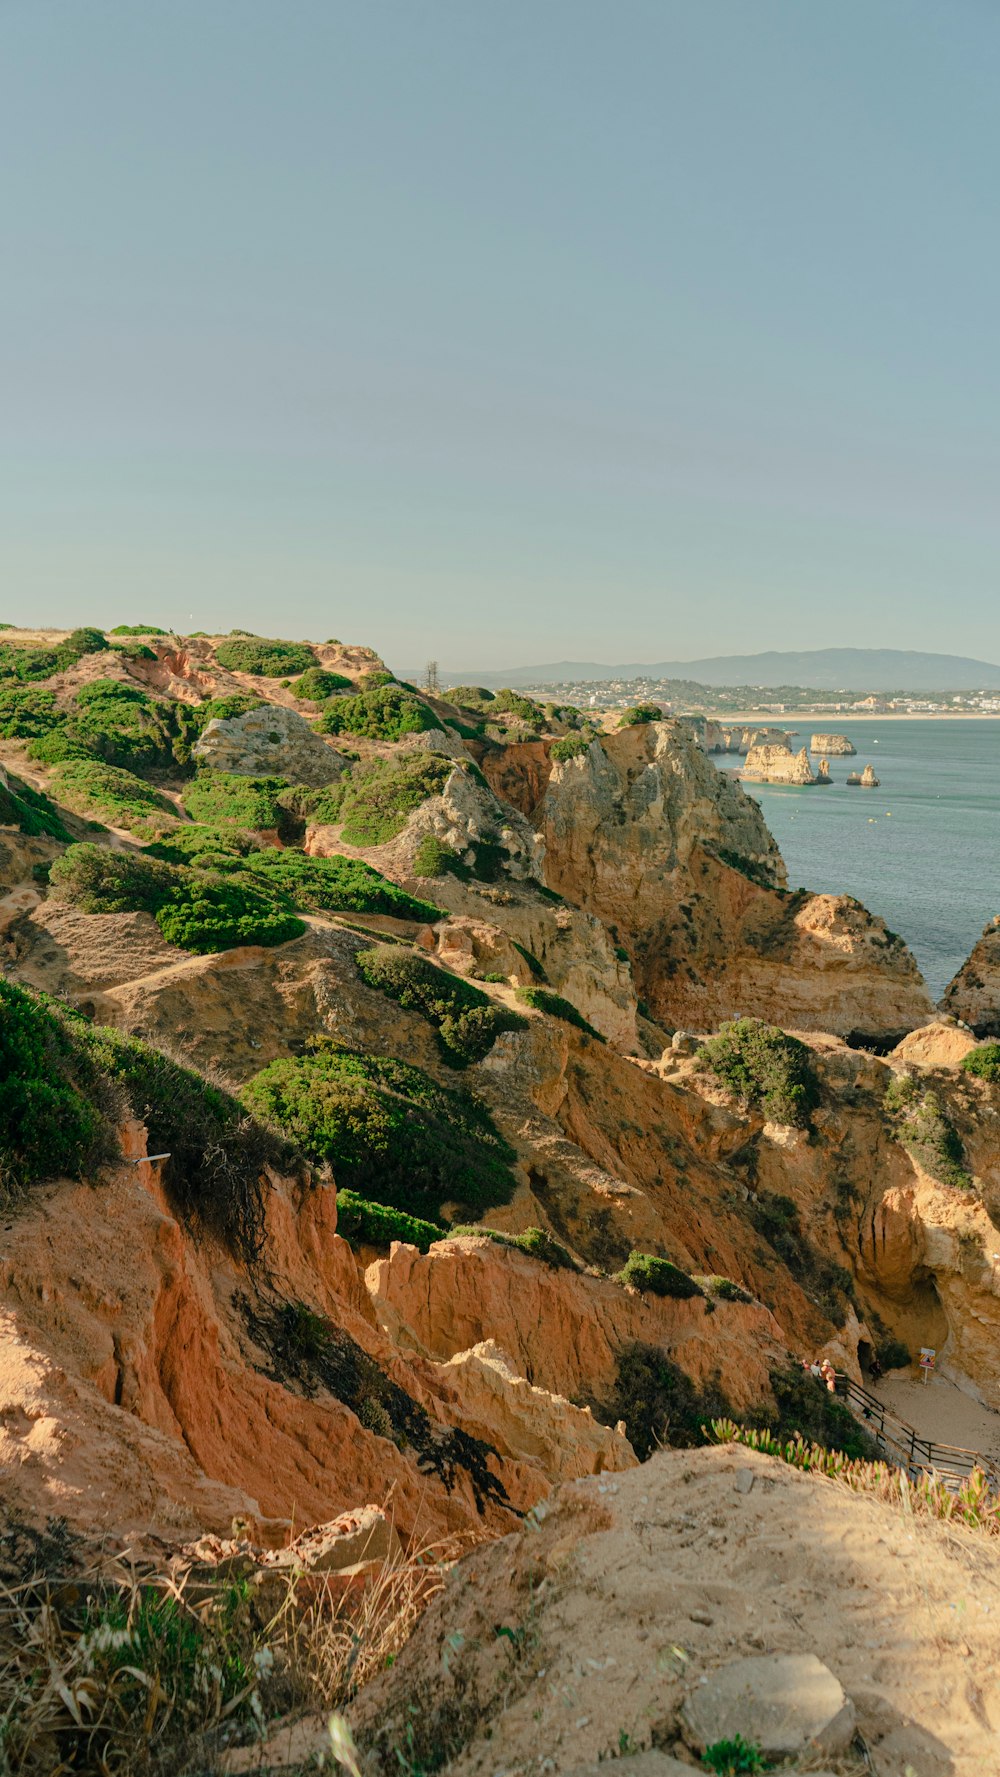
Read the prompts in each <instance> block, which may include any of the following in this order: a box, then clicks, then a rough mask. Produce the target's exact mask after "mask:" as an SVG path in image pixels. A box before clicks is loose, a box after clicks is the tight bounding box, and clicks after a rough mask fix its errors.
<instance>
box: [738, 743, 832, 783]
mask: <svg viewBox="0 0 1000 1777" xmlns="http://www.w3.org/2000/svg"><path fill="white" fill-rule="evenodd" d="M740 777H741V778H742V779H743V780H744V781H745V782H746V783H756V784H813V783H815V782H816V779H815V778H814V776H813V771H812V766H811V765H810V763H809V755H808V753H807V752H806V749H805V747H802V748H801V749H800V750H799V752H797V753H793V752H792V749H791V747H788V746H778V747H775V746H763V745H758V744H757V743H755V744H754V745H753V746H752V747H751V748H750V750H749V752H748V753H747V757H746V764H745V765H744V767H743V769H742V771H741V772H740Z"/></svg>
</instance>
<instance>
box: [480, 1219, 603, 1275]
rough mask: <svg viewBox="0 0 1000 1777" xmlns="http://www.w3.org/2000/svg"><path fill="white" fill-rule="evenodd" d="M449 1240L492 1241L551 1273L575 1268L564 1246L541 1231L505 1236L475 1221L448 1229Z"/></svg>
mask: <svg viewBox="0 0 1000 1777" xmlns="http://www.w3.org/2000/svg"><path fill="white" fill-rule="evenodd" d="M448 1239H449V1240H462V1239H472V1240H492V1241H493V1242H494V1244H495V1245H497V1246H509V1247H512V1248H513V1249H514V1251H515V1252H519V1253H527V1255H528V1257H529V1258H530V1259H538V1260H540V1261H541V1263H542V1264H543V1265H548V1266H550V1267H551V1269H552V1270H553V1271H576V1270H577V1269H578V1266H577V1264H576V1261H575V1259H574V1258H573V1255H572V1253H571V1252H570V1251H569V1248H568V1247H565V1246H563V1245H562V1243H561V1242H560V1241H558V1240H555V1239H553V1237H552V1235H551V1234H550V1233H549V1232H548V1230H547V1229H545V1228H525V1229H524V1232H523V1233H521V1234H507V1233H505V1232H504V1231H503V1230H502V1229H500V1228H484V1227H483V1226H482V1224H481V1223H478V1222H459V1223H458V1225H457V1226H456V1227H454V1228H449V1229H448Z"/></svg>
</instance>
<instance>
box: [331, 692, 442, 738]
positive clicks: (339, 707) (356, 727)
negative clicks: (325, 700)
mask: <svg viewBox="0 0 1000 1777" xmlns="http://www.w3.org/2000/svg"><path fill="white" fill-rule="evenodd" d="M317 727H318V728H319V730H320V733H321V734H358V735H362V736H364V737H365V738H366V739H368V740H402V738H403V736H404V734H422V733H424V732H426V731H427V730H429V729H432V728H440V727H441V723H440V722H439V721H438V718H437V716H436V715H435V714H434V711H433V710H432V709H430V708H428V706H427V704H426V703H423V702H422V701H421V699H420V698H419V697H416V696H414V694H413V692H411V691H404V690H403V688H402V686H401V685H395V684H393V685H381V686H379V687H378V688H377V689H375V690H372V691H362V692H360V693H359V694H358V696H357V697H338V698H335V699H334V701H333V702H332V703H331V704H329V705H328V706H327V708H326V709H325V710H324V711H323V714H322V716H321V717H320V719H319V721H318V723H317Z"/></svg>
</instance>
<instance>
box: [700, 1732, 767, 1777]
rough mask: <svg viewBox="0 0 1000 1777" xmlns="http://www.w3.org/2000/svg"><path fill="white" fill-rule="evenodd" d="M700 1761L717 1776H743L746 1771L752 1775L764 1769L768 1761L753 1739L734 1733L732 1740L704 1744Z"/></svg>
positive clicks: (751, 1776) (750, 1776)
mask: <svg viewBox="0 0 1000 1777" xmlns="http://www.w3.org/2000/svg"><path fill="white" fill-rule="evenodd" d="M701 1762H702V1764H703V1765H705V1766H706V1767H707V1769H708V1770H709V1771H715V1772H717V1773H718V1777H745V1774H747V1773H748V1774H749V1777H753V1773H754V1772H756V1771H766V1770H767V1766H768V1762H769V1761H768V1760H767V1759H765V1757H764V1753H763V1750H762V1748H761V1747H760V1746H759V1745H758V1743H757V1742H756V1741H755V1740H753V1741H751V1740H744V1738H743V1735H742V1734H736V1735H735V1736H734V1738H733V1739H732V1740H715V1741H713V1743H712V1745H711V1746H706V1748H705V1750H704V1752H703V1753H702V1755H701Z"/></svg>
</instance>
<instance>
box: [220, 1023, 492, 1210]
mask: <svg viewBox="0 0 1000 1777" xmlns="http://www.w3.org/2000/svg"><path fill="white" fill-rule="evenodd" d="M243 1099H244V1102H245V1103H246V1104H247V1106H248V1107H249V1109H250V1110H251V1111H253V1112H254V1113H255V1114H256V1115H257V1116H259V1117H261V1118H262V1119H264V1120H265V1121H267V1122H270V1123H274V1124H276V1125H277V1126H278V1127H279V1128H281V1129H282V1130H284V1131H285V1133H286V1134H287V1135H288V1136H289V1138H290V1139H291V1140H292V1141H294V1142H295V1144H296V1146H297V1147H299V1148H301V1149H302V1151H303V1152H304V1153H306V1154H307V1155H308V1156H309V1157H310V1158H311V1159H313V1160H317V1161H328V1162H329V1163H330V1165H331V1166H332V1168H333V1174H334V1177H335V1179H336V1180H337V1184H338V1187H339V1188H341V1189H343V1188H345V1187H346V1188H347V1189H348V1190H351V1191H354V1192H356V1193H357V1195H358V1196H359V1197H361V1198H364V1199H365V1200H367V1201H369V1202H375V1203H387V1204H391V1205H392V1206H393V1207H394V1208H396V1209H401V1210H405V1211H406V1213H407V1214H408V1215H414V1216H418V1217H420V1218H422V1219H423V1220H425V1221H432V1222H436V1221H439V1220H441V1219H442V1217H443V1215H444V1212H445V1206H446V1205H455V1206H456V1207H457V1208H458V1210H459V1212H460V1213H464V1214H466V1215H467V1214H468V1213H469V1212H470V1211H471V1212H472V1213H473V1214H476V1213H481V1212H482V1211H483V1210H486V1209H492V1208H494V1207H495V1206H496V1205H497V1204H500V1203H509V1201H510V1199H511V1197H512V1196H513V1193H514V1183H515V1181H514V1177H513V1175H512V1173H511V1170H510V1167H511V1163H512V1162H513V1160H514V1158H515V1155H514V1151H513V1149H512V1148H511V1147H509V1146H508V1144H507V1142H505V1141H504V1139H503V1137H502V1136H501V1135H500V1133H499V1131H498V1130H497V1128H496V1126H495V1125H494V1123H493V1120H492V1118H491V1116H490V1114H489V1112H488V1110H487V1109H486V1107H485V1105H483V1104H482V1103H481V1102H480V1101H479V1099H477V1098H475V1097H474V1096H473V1095H472V1094H471V1093H465V1092H456V1091H453V1090H450V1089H449V1088H447V1087H444V1086H439V1085H438V1084H437V1083H436V1081H434V1080H432V1079H431V1078H430V1076H429V1075H428V1074H425V1073H423V1072H422V1071H421V1069H420V1068H416V1067H410V1066H408V1065H407V1064H406V1063H405V1062H402V1061H396V1060H394V1059H392V1058H391V1057H390V1056H380V1055H361V1054H358V1053H356V1052H355V1051H353V1050H350V1049H345V1048H342V1047H341V1046H340V1045H339V1044H337V1043H334V1042H332V1041H331V1040H330V1039H329V1038H319V1039H317V1041H316V1044H315V1047H314V1048H313V1049H312V1051H311V1052H310V1053H308V1054H306V1055H303V1056H299V1057H295V1058H293V1059H289V1060H281V1061H273V1062H271V1064H270V1066H269V1067H266V1068H264V1069H263V1070H262V1072H261V1073H259V1074H258V1075H257V1076H256V1078H255V1079H254V1080H252V1081H251V1082H250V1084H249V1085H248V1086H246V1087H245V1088H244V1090H243Z"/></svg>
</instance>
